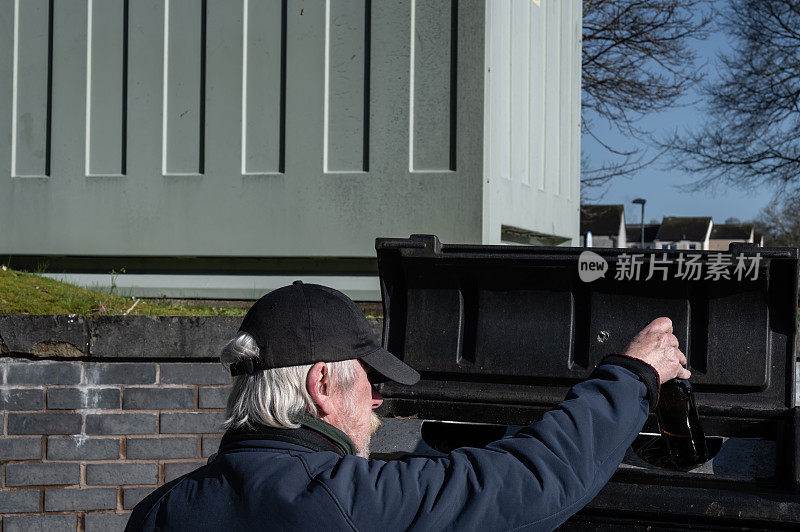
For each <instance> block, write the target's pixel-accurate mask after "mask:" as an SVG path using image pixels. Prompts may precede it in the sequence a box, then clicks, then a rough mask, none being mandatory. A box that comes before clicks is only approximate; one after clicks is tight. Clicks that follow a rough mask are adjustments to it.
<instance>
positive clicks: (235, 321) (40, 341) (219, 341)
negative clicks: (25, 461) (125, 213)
mask: <svg viewBox="0 0 800 532" xmlns="http://www.w3.org/2000/svg"><path fill="white" fill-rule="evenodd" d="M241 320H242V318H241V317H238V316H234V317H230V316H97V317H86V316H80V315H77V314H68V315H64V314H52V315H19V314H7V315H0V356H4V357H8V356H10V357H14V356H23V357H29V356H34V357H38V358H48V359H53V358H56V359H59V358H65V359H80V358H103V359H114V358H126V359H127V358H147V359H170V360H175V359H208V358H211V359H213V358H217V357H218V356H219V352H220V350H221V349H222V347H223V346H224V345H225V344H226V343H227V342H228V341H229V340H230V339H231V338H232V337H233V336H234V335H235V334H236V331H237V330H238V328H239V324H240V323H241ZM367 321H369V322H370V325H371V326H372V330H373V331H374V332H375V334H376V336H377V337H378V338H379V339H380V338H381V336H382V329H383V319H382V318H367Z"/></svg>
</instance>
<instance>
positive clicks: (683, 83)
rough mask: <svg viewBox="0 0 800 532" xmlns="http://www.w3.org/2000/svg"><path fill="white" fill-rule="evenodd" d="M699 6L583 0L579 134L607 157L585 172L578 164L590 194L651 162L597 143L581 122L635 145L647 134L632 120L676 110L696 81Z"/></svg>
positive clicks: (702, 25) (658, 0) (702, 33)
mask: <svg viewBox="0 0 800 532" xmlns="http://www.w3.org/2000/svg"><path fill="white" fill-rule="evenodd" d="M705 4H706V0H584V1H583V48H582V61H581V63H582V90H583V102H582V107H583V116H584V119H583V121H582V129H583V132H584V133H585V134H588V135H590V136H592V137H593V138H595V139H596V140H597V141H598V142H599V143H600V144H601V145H602V146H603V147H604V149H606V150H607V151H608V152H609V156H610V160H608V161H604V162H602V163H600V164H599V165H598V166H593V165H592V161H590V160H589V159H588V158H582V160H581V172H582V176H583V177H582V179H581V181H582V183H583V185H584V186H589V187H596V186H602V185H604V184H606V183H607V182H608V181H609V180H610V179H612V178H614V177H619V176H625V175H631V174H633V173H634V172H636V171H638V170H640V169H641V168H643V167H644V166H647V165H648V164H650V163H652V162H653V161H654V160H655V159H656V158H658V156H659V155H660V154H661V152H658V153H657V154H656V155H654V156H653V155H650V154H648V153H644V152H643V150H641V149H634V150H624V149H619V148H615V147H613V146H612V145H611V143H609V142H608V141H607V140H603V139H601V138H600V135H598V134H597V132H596V129H595V124H594V123H593V122H592V121H591V120H589V119H588V118H586V117H588V116H592V117H595V118H599V119H600V120H601V121H602V122H603V123H607V124H609V125H610V126H611V127H612V128H613V129H616V130H617V131H620V132H622V133H623V134H625V135H627V136H629V137H632V138H637V139H641V138H644V137H649V134H650V132H649V131H647V130H646V129H643V128H641V126H640V125H639V124H638V121H639V120H640V119H641V118H642V117H643V116H645V115H647V114H649V113H655V112H658V111H662V110H664V109H667V108H669V107H672V106H674V105H675V104H676V101H677V100H678V99H679V98H680V97H681V96H683V95H684V94H685V93H686V91H687V90H688V89H689V88H690V87H692V86H693V85H695V84H696V83H698V82H699V81H700V80H701V79H702V76H701V75H700V74H699V73H698V71H697V69H696V65H695V63H696V54H695V52H694V50H692V48H691V47H690V43H689V41H690V39H694V38H696V39H702V38H705V37H707V27H708V25H709V22H710V19H711V17H710V13H709V12H708V10H704V9H700V8H701V7H703V5H705Z"/></svg>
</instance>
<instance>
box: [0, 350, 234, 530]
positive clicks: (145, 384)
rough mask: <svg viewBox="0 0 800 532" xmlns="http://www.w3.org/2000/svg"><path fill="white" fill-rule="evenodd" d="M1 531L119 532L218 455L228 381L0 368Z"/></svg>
mask: <svg viewBox="0 0 800 532" xmlns="http://www.w3.org/2000/svg"><path fill="white" fill-rule="evenodd" d="M0 377H1V378H2V386H0V409H1V410H2V411H3V412H2V416H3V420H2V421H3V433H2V437H0V461H2V489H0V513H2V526H3V530H4V531H11V530H30V529H31V528H35V527H36V526H40V527H41V529H42V530H62V529H63V530H76V529H77V530H86V531H91V530H98V531H99V530H115V529H116V530H121V529H122V528H124V525H125V523H126V521H127V517H128V513H129V511H130V509H132V508H133V506H134V505H136V503H137V502H139V501H140V500H141V499H142V498H143V497H144V496H146V495H147V494H148V493H150V492H151V491H153V489H155V488H156V487H157V486H159V485H160V484H163V483H164V482H169V481H170V480H172V479H174V478H176V477H178V476H180V475H182V474H184V473H187V472H189V471H191V470H192V469H195V468H197V467H199V466H200V465H202V464H204V463H205V458H206V457H208V456H209V455H210V454H212V453H214V452H216V449H217V447H218V446H219V438H220V428H219V427H220V423H221V421H222V420H223V418H224V407H225V401H226V399H227V396H228V391H229V383H230V375H229V374H227V372H226V371H225V370H224V368H223V367H222V366H221V365H220V364H219V363H213V362H194V363H182V362H160V363H158V362H145V363H139V362H111V363H107V362H89V361H69V362H66V361H50V360H46V361H44V360H24V359H20V358H10V357H6V358H4V359H3V360H2V361H1V362H0Z"/></svg>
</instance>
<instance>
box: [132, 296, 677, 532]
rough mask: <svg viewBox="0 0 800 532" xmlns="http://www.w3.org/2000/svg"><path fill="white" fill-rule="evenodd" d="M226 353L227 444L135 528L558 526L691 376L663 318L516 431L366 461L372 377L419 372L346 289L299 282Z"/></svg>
mask: <svg viewBox="0 0 800 532" xmlns="http://www.w3.org/2000/svg"><path fill="white" fill-rule="evenodd" d="M221 359H222V362H223V363H224V364H225V365H226V366H228V367H229V368H230V370H231V373H232V374H233V375H235V376H236V378H235V380H234V384H233V390H232V391H231V395H230V398H229V400H228V409H227V416H228V417H227V420H226V421H225V428H226V430H227V432H226V433H225V435H224V437H223V438H222V442H221V444H220V448H219V452H218V453H217V454H216V455H215V457H214V458H213V459H211V460H210V461H209V463H208V465H206V466H203V467H201V468H199V469H197V470H195V471H193V472H191V473H189V474H187V475H184V476H183V477H180V478H178V479H175V480H173V481H172V482H169V483H167V484H165V485H164V486H162V487H161V488H159V489H157V490H156V491H155V492H153V493H152V494H151V495H149V496H148V497H147V498H145V499H144V500H143V501H142V502H140V503H139V504H138V505H137V506H136V508H135V509H134V511H133V514H132V515H131V518H130V521H129V523H128V528H127V529H128V530H161V529H164V530H167V529H169V530H192V531H200V530H261V529H264V530H315V531H320V530H326V531H327V530H380V531H382V532H385V531H389V530H407V529H415V530H442V529H454V530H512V529H513V530H519V529H525V530H550V529H552V528H554V527H556V526H558V525H559V524H560V523H562V522H564V521H565V520H566V519H567V518H569V516H571V515H572V514H574V513H575V512H577V511H578V510H579V509H580V508H582V507H583V506H584V505H585V504H586V503H588V502H589V501H590V500H591V499H592V498H593V497H594V496H595V495H596V494H597V492H598V491H599V490H600V489H601V488H602V487H603V485H605V483H606V482H607V481H608V479H609V478H610V477H611V474H612V473H613V472H614V470H615V469H616V467H617V465H618V464H619V463H620V461H621V460H622V457H623V455H624V453H625V450H626V449H627V447H628V446H629V445H630V444H631V442H632V441H633V439H634V437H635V436H636V435H637V434H638V432H639V430H640V429H641V427H642V425H643V424H644V421H645V419H646V418H647V413H648V410H650V409H652V408H653V407H654V406H655V403H656V402H657V398H658V389H659V385H660V383H662V382H664V381H666V380H668V379H672V378H674V377H676V376H677V377H680V378H688V377H689V372H688V371H687V370H686V369H684V368H683V367H682V364H685V363H686V359H685V357H684V356H683V354H682V353H681V352H680V351H679V350H678V341H677V338H676V337H675V336H674V335H673V334H672V323H671V322H670V320H669V319H667V318H659V319H657V320H655V321H653V322H652V323H651V324H650V325H648V326H647V327H646V328H645V329H644V330H643V331H641V332H640V333H639V334H638V335H637V336H636V338H634V339H633V341H632V342H631V344H630V346H629V347H628V348H627V350H626V352H625V353H624V354H622V355H612V356H611V357H607V358H606V359H604V361H603V362H602V363H601V365H600V366H598V367H597V369H596V370H595V371H594V372H593V373H592V375H591V377H590V378H589V379H588V380H586V381H584V382H582V383H580V384H578V385H576V386H574V387H573V388H572V389H571V390H570V391H569V393H568V394H567V397H566V399H565V400H564V402H562V403H560V404H559V405H557V406H556V407H555V408H554V409H553V410H551V411H550V412H547V413H546V414H545V415H544V417H543V419H542V420H541V421H539V422H537V423H534V424H532V425H530V426H528V427H526V428H524V429H522V430H520V431H519V432H518V433H517V434H516V435H515V436H514V437H512V438H506V439H503V440H500V441H497V442H494V443H491V444H490V445H488V446H486V448H482V449H476V448H461V449H456V450H454V451H453V452H452V453H450V454H449V455H448V456H447V457H445V458H437V459H430V458H421V457H412V458H406V459H403V460H392V461H388V462H385V461H379V460H369V459H367V455H368V452H369V440H370V435H371V434H372V432H374V430H375V428H376V426H377V423H378V422H377V418H376V416H375V414H374V413H373V409H375V408H377V407H378V406H379V405H380V404H381V401H382V398H381V396H380V394H378V392H377V391H376V390H375V388H374V387H373V384H374V383H375V382H376V381H378V380H380V379H391V380H394V381H397V382H400V383H402V384H414V383H415V382H416V381H417V380H418V379H419V375H418V374H417V373H416V372H415V371H414V370H413V369H411V368H410V367H408V366H407V365H406V364H404V363H403V362H401V361H400V360H399V359H397V358H396V357H394V356H393V355H391V354H390V353H389V352H388V351H386V350H384V349H383V348H381V347H380V345H379V344H378V340H377V338H375V335H374V334H373V333H372V331H371V329H370V326H369V323H368V322H367V320H366V319H365V318H364V316H363V315H362V314H361V312H360V311H359V309H358V307H356V305H355V304H354V303H353V302H352V301H350V300H349V299H348V298H347V297H346V296H345V295H343V294H341V293H340V292H337V291H336V290H333V289H331V288H327V287H324V286H319V285H312V284H303V283H301V282H299V281H297V282H295V283H294V284H292V285H290V286H286V287H283V288H280V289H278V290H275V291H273V292H271V293H269V294H267V295H266V296H264V297H262V298H261V299H260V300H259V301H258V302H256V304H255V305H253V307H252V308H251V309H250V310H249V311H248V313H247V315H246V316H245V318H244V320H243V322H242V326H241V328H240V330H239V334H238V335H237V336H236V337H235V338H234V339H233V340H232V341H231V342H230V343H229V344H228V345H227V346H226V347H225V349H224V350H223V353H222V355H221Z"/></svg>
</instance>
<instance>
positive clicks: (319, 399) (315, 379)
mask: <svg viewBox="0 0 800 532" xmlns="http://www.w3.org/2000/svg"><path fill="white" fill-rule="evenodd" d="M331 384H332V383H331V374H330V369H329V368H328V365H327V364H325V362H317V363H316V364H314V365H313V366H311V369H310V370H308V376H307V377H306V389H307V390H308V394H309V395H310V396H311V399H312V400H313V401H314V403H315V404H316V405H317V409H318V410H319V413H320V417H324V416H326V415H328V414H331V413H332V412H333V409H334V405H333V403H332V397H331V392H332V391H333V386H332V385H331Z"/></svg>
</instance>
